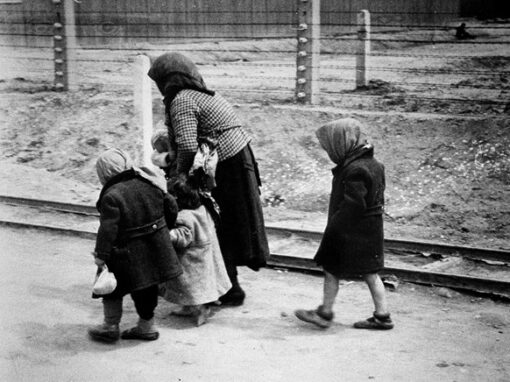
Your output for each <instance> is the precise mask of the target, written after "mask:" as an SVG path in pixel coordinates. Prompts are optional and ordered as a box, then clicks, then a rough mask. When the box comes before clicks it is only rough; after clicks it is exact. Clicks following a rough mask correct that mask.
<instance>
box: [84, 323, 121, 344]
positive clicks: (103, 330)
mask: <svg viewBox="0 0 510 382" xmlns="http://www.w3.org/2000/svg"><path fill="white" fill-rule="evenodd" d="M88 333H89V336H90V338H91V339H93V340H94V341H99V342H108V343H111V342H115V341H117V340H118V339H119V337H120V331H119V325H115V324H114V325H108V324H101V325H97V326H94V327H93V328H90V329H89V330H88Z"/></svg>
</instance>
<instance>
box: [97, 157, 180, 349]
mask: <svg viewBox="0 0 510 382" xmlns="http://www.w3.org/2000/svg"><path fill="white" fill-rule="evenodd" d="M96 169H97V174H98V177H99V180H100V181H101V184H102V185H103V189H102V190H101V194H100V196H99V200H98V202H97V208H98V210H99V213H100V225H99V230H98V233H97V239H96V247H95V251H94V257H95V263H96V264H97V265H98V266H99V267H102V266H103V265H104V264H106V265H107V266H108V269H109V270H110V271H111V272H113V274H114V275H115V278H116V279H117V288H116V289H115V290H114V291H113V292H112V293H111V294H109V295H106V296H93V297H103V308H104V323H103V324H102V325H99V326H96V327H94V328H91V329H89V335H90V336H91V337H92V339H94V340H99V341H108V342H113V341H116V340H118V339H119V336H120V333H119V323H120V319H121V316H122V299H123V297H124V295H126V294H131V297H132V299H133V301H134V304H135V308H136V311H137V313H138V315H139V321H138V325H137V326H135V327H134V328H131V329H129V330H126V331H124V332H123V333H122V336H121V337H122V338H123V339H140V340H156V339H157V338H158V337H159V333H158V331H157V330H156V329H155V327H154V309H155V308H156V306H157V303H158V285H159V284H160V283H162V282H165V281H168V280H170V279H172V278H174V277H177V276H179V275H180V274H181V273H182V269H181V265H180V263H179V260H178V258H177V254H176V253H175V250H174V248H173V246H172V242H171V240H170V235H169V233H168V228H167V227H170V228H172V227H173V226H174V223H175V220H176V217H177V203H176V202H175V199H174V198H173V197H171V196H170V195H169V194H168V193H167V192H166V182H165V180H164V179H158V178H157V177H156V176H155V175H154V174H153V173H152V172H150V171H149V170H147V169H143V168H134V167H133V166H132V165H131V160H130V159H129V157H128V155H127V154H126V153H124V152H123V151H121V150H117V149H110V150H107V151H106V152H104V153H103V154H101V156H100V157H99V159H98V161H97V164H96ZM161 180H162V182H161Z"/></svg>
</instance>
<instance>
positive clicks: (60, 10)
mask: <svg viewBox="0 0 510 382" xmlns="http://www.w3.org/2000/svg"><path fill="white" fill-rule="evenodd" d="M52 2H53V5H54V10H55V22H54V23H53V52H54V62H55V78H54V82H53V83H54V86H55V90H57V91H62V90H67V85H68V81H67V49H66V48H67V46H66V45H67V41H66V38H65V32H66V31H65V12H64V7H63V5H62V1H61V0H52Z"/></svg>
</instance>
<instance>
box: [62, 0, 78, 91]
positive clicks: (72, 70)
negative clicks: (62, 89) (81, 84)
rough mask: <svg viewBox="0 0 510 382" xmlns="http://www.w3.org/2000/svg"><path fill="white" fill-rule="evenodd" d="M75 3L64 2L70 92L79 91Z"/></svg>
mask: <svg viewBox="0 0 510 382" xmlns="http://www.w3.org/2000/svg"><path fill="white" fill-rule="evenodd" d="M74 1H75V0H64V15H65V17H64V20H65V33H66V52H67V88H68V89H69V90H78V82H77V81H76V73H77V71H78V68H77V67H76V65H77V63H76V49H77V48H78V44H77V40H76V22H75V13H74Z"/></svg>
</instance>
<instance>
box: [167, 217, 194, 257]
mask: <svg viewBox="0 0 510 382" xmlns="http://www.w3.org/2000/svg"><path fill="white" fill-rule="evenodd" d="M193 236H194V235H193V225H192V224H190V223H189V222H187V221H186V220H184V219H181V218H177V221H176V223H175V228H173V229H171V230H170V239H172V244H173V245H174V246H175V248H181V249H182V248H186V247H188V246H189V245H190V244H191V243H192V242H193Z"/></svg>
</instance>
